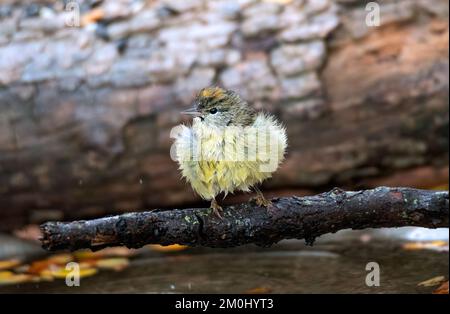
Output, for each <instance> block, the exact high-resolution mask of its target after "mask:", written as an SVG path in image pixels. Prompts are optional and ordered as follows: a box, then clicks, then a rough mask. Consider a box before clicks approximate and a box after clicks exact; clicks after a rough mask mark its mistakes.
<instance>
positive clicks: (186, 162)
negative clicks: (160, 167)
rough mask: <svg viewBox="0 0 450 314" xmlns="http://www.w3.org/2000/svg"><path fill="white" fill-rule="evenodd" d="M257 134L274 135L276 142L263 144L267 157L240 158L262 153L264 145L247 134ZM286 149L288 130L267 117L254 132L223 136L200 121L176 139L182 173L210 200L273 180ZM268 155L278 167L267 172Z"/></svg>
mask: <svg viewBox="0 0 450 314" xmlns="http://www.w3.org/2000/svg"><path fill="white" fill-rule="evenodd" d="M255 130H256V132H258V133H262V134H267V133H270V134H268V135H270V137H271V138H272V141H269V140H268V141H267V144H265V143H264V142H263V144H262V149H263V151H265V152H267V153H266V154H256V155H255V158H250V159H249V158H248V155H245V156H244V158H242V155H241V157H237V156H238V155H239V153H243V151H245V152H246V154H248V152H249V151H251V150H252V149H254V148H255V147H258V149H259V150H261V143H258V144H256V143H251V142H248V141H252V140H253V139H254V138H253V137H252V136H248V135H249V134H247V133H249V132H255ZM264 132H265V133H264ZM249 139H250V140H249ZM269 142H270V143H271V145H269ZM286 146H287V139H286V132H285V129H284V128H283V127H282V126H281V125H280V124H279V123H278V122H277V121H276V120H275V119H274V118H273V117H272V116H269V115H265V114H263V113H260V114H259V115H258V116H257V118H256V119H255V122H254V123H253V125H252V126H251V127H250V128H243V129H239V130H238V131H237V132H223V130H218V129H215V128H214V127H211V126H208V125H206V124H204V123H203V122H201V121H200V120H199V119H198V118H196V119H194V122H193V125H192V127H187V126H181V130H180V132H179V134H178V135H177V136H176V138H175V149H176V159H177V161H178V163H179V165H180V169H181V173H182V175H183V177H185V178H186V180H187V181H188V182H190V184H191V186H192V188H193V189H194V190H195V192H197V193H198V194H199V195H200V196H201V197H202V198H203V199H206V200H211V199H213V198H214V197H215V196H216V195H218V194H219V193H221V192H224V193H225V195H226V194H228V193H231V192H233V191H236V190H241V191H249V189H250V187H252V186H254V185H256V184H258V183H260V182H262V181H263V180H265V179H267V178H269V177H271V175H272V173H273V172H274V171H275V170H276V168H277V167H278V165H279V164H280V163H281V162H282V160H283V158H284V153H285V150H286ZM195 152H197V154H195ZM268 154H272V155H271V156H272V157H276V158H275V159H276V160H275V163H276V164H275V167H272V168H271V169H268V170H267V169H263V167H262V166H264V165H265V164H267V163H268V158H270V157H267V156H268ZM274 154H275V155H274ZM231 155H232V156H231ZM272 162H273V160H272Z"/></svg>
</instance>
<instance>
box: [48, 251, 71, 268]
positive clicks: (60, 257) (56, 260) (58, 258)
mask: <svg viewBox="0 0 450 314" xmlns="http://www.w3.org/2000/svg"><path fill="white" fill-rule="evenodd" d="M47 261H48V262H49V264H56V265H65V264H67V263H69V262H71V261H73V256H72V254H68V253H63V254H56V255H52V256H50V257H48V258H47Z"/></svg>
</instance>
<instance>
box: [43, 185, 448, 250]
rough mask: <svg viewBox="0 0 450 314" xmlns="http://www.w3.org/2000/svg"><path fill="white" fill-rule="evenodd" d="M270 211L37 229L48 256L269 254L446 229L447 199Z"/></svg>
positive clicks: (326, 197)
mask: <svg viewBox="0 0 450 314" xmlns="http://www.w3.org/2000/svg"><path fill="white" fill-rule="evenodd" d="M272 202H273V205H274V208H272V209H271V210H269V211H268V210H267V209H266V208H261V207H257V206H256V205H255V204H253V203H251V202H249V203H243V204H239V205H235V206H229V207H226V208H225V209H224V215H223V218H222V219H220V218H218V217H217V216H216V215H214V214H213V213H212V210H211V209H209V208H190V209H183V210H163V211H158V210H156V211H151V212H140V213H129V214H123V215H118V216H112V217H105V218H100V219H94V220H88V221H74V222H69V223H64V222H47V223H45V224H43V225H41V230H42V232H43V238H42V244H43V247H44V248H45V249H47V250H61V249H69V250H76V249H82V248H90V249H93V250H97V249H101V248H104V247H107V246H118V245H125V246H127V247H130V248H139V247H142V246H143V245H146V244H151V243H153V244H154V243H157V244H162V245H169V244H175V243H178V244H185V245H191V246H207V247H233V246H238V245H244V244H248V243H255V244H257V245H261V246H269V245H271V244H273V243H276V242H278V241H280V240H282V239H292V238H296V239H305V240H306V242H307V243H309V244H312V243H313V242H314V239H315V238H316V237H318V236H320V235H322V234H325V233H329V232H336V231H339V230H342V229H348V228H352V229H364V228H380V227H403V226H421V227H427V228H438V227H448V220H449V199H448V192H447V191H445V192H438V191H428V190H417V189H411V188H387V187H380V188H376V189H373V190H365V191H357V192H346V191H343V190H340V189H333V190H331V191H330V192H327V193H323V194H320V195H316V196H308V197H296V196H293V197H284V198H274V199H272Z"/></svg>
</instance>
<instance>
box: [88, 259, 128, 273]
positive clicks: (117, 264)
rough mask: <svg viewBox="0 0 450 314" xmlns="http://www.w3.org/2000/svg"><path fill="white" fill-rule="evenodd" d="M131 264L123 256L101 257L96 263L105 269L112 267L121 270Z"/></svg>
mask: <svg viewBox="0 0 450 314" xmlns="http://www.w3.org/2000/svg"><path fill="white" fill-rule="evenodd" d="M129 265H130V262H129V261H128V259H126V258H123V257H116V258H105V259H100V260H98V261H97V262H96V263H95V266H97V267H99V268H103V269H112V270H115V271H121V270H123V269H125V268H127V267H128V266H129Z"/></svg>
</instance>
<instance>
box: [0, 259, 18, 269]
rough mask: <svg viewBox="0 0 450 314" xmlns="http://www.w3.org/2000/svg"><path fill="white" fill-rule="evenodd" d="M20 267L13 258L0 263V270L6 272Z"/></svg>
mask: <svg viewBox="0 0 450 314" xmlns="http://www.w3.org/2000/svg"><path fill="white" fill-rule="evenodd" d="M19 265H20V260H18V259H16V258H14V259H9V260H3V261H0V270H7V269H11V268H14V267H16V266H19Z"/></svg>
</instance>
